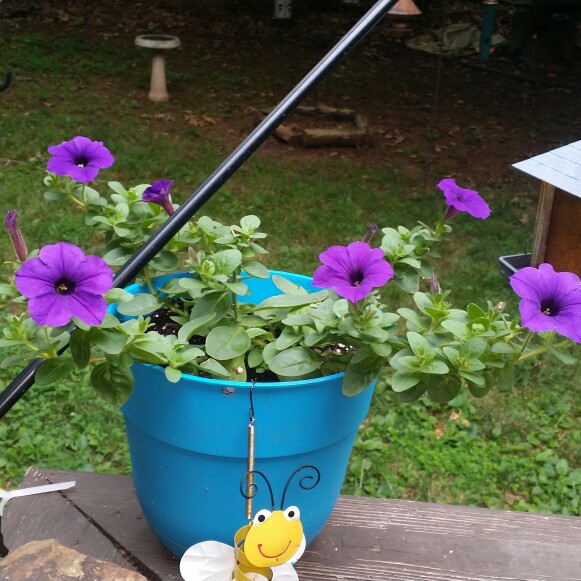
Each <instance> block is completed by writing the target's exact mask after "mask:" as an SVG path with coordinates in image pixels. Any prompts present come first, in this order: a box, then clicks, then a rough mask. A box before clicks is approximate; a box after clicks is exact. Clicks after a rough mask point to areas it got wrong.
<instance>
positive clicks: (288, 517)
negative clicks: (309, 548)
mask: <svg viewBox="0 0 581 581" xmlns="http://www.w3.org/2000/svg"><path fill="white" fill-rule="evenodd" d="M303 470H309V472H310V473H309V474H307V475H305V476H303V477H302V478H301V479H300V481H299V486H300V487H301V488H303V489H304V490H310V489H312V488H314V487H315V486H316V485H317V484H318V483H319V480H320V477H321V475H320V473H319V470H318V469H317V468H315V467H314V466H302V467H301V468H298V469H297V470H295V471H294V472H293V474H292V475H291V476H290V478H289V479H288V481H287V483H286V485H285V487H284V491H283V495H282V500H281V503H280V510H276V509H275V508H274V495H273V493H272V487H271V486H270V483H269V481H268V479H267V478H266V476H265V475H264V474H263V473H262V472H259V471H258V470H252V471H250V472H248V473H247V474H246V475H245V476H244V478H242V481H241V482H240V491H241V493H242V495H243V496H244V497H245V498H247V499H248V498H252V497H254V496H255V495H256V493H257V491H258V488H257V486H256V484H255V483H254V478H253V477H254V475H258V476H260V477H262V478H263V479H264V481H265V482H266V484H267V486H268V490H269V492H270V499H271V502H272V510H268V509H262V510H259V511H258V512H257V513H256V514H255V515H254V518H253V519H252V520H251V521H250V522H249V523H248V524H246V525H245V526H243V527H241V528H240V529H238V530H237V531H236V533H235V535H234V546H233V547H231V546H229V545H225V544H224V543H219V542H217V541H204V542H202V543H197V544H196V545H194V546H192V547H190V548H189V549H188V550H187V551H186V552H185V553H184V556H183V557H182V559H181V561H180V573H181V575H182V577H183V578H184V580H185V581H233V580H235V581H298V576H297V573H296V571H295V569H294V563H296V561H297V560H298V559H299V558H300V557H301V556H302V554H303V553H304V551H305V547H306V540H305V535H304V533H303V525H302V524H301V513H300V510H299V508H298V507H296V506H289V507H288V508H286V509H285V508H283V507H284V500H285V497H286V492H287V489H288V486H289V484H290V482H291V480H292V479H293V478H294V476H295V475H296V474H298V473H299V472H301V471H303ZM245 483H246V484H245Z"/></svg>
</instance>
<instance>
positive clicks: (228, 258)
mask: <svg viewBox="0 0 581 581" xmlns="http://www.w3.org/2000/svg"><path fill="white" fill-rule="evenodd" d="M212 261H213V262H214V264H215V265H216V274H232V273H233V272H234V271H235V270H236V269H237V268H238V267H239V266H240V263H241V262H242V254H241V253H240V250H236V249H235V248H229V249H227V250H220V251H219V252H216V254H214V255H213V256H212Z"/></svg>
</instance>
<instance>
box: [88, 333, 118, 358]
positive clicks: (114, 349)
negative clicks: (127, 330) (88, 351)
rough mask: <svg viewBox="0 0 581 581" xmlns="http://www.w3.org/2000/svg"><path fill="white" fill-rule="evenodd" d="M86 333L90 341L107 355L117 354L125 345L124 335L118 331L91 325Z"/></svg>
mask: <svg viewBox="0 0 581 581" xmlns="http://www.w3.org/2000/svg"><path fill="white" fill-rule="evenodd" d="M88 334H89V336H90V338H91V342H92V343H93V344H94V345H95V346H96V347H99V349H101V350H102V351H104V352H105V353H108V354H109V355H118V354H119V353H121V352H122V351H123V348H124V347H125V336H124V335H123V333H121V332H120V331H117V330H114V329H99V328H97V327H93V328H92V329H91V330H90V331H89V333H88Z"/></svg>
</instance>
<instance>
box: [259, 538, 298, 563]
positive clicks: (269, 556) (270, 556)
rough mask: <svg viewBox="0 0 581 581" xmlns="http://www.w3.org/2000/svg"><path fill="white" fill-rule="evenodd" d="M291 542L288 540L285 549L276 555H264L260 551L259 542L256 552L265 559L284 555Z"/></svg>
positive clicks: (260, 545)
mask: <svg viewBox="0 0 581 581" xmlns="http://www.w3.org/2000/svg"><path fill="white" fill-rule="evenodd" d="M290 544H291V542H290V541H289V542H288V545H287V546H286V548H285V550H284V551H283V552H282V553H279V554H278V555H266V554H265V553H263V552H262V543H260V544H259V545H257V546H258V552H259V553H260V554H261V555H262V556H263V557H264V558H265V559H276V558H278V557H280V556H281V555H284V554H285V553H286V551H287V549H288V548H289V547H290Z"/></svg>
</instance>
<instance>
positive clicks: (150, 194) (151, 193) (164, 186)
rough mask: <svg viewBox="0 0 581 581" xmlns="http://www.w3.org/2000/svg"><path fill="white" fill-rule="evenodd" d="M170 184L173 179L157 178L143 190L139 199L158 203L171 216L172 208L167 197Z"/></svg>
mask: <svg viewBox="0 0 581 581" xmlns="http://www.w3.org/2000/svg"><path fill="white" fill-rule="evenodd" d="M172 184H173V180H158V181H157V182H154V183H153V184H151V185H150V186H149V187H148V188H147V189H146V190H145V191H144V192H143V194H142V196H141V199H142V200H143V201H144V202H151V203H152V204H158V205H160V206H161V207H162V208H163V209H164V210H165V211H166V212H167V214H168V215H169V216H171V215H172V214H173V213H174V208H173V206H172V203H171V200H170V197H169V191H170V190H171V186H172Z"/></svg>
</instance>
